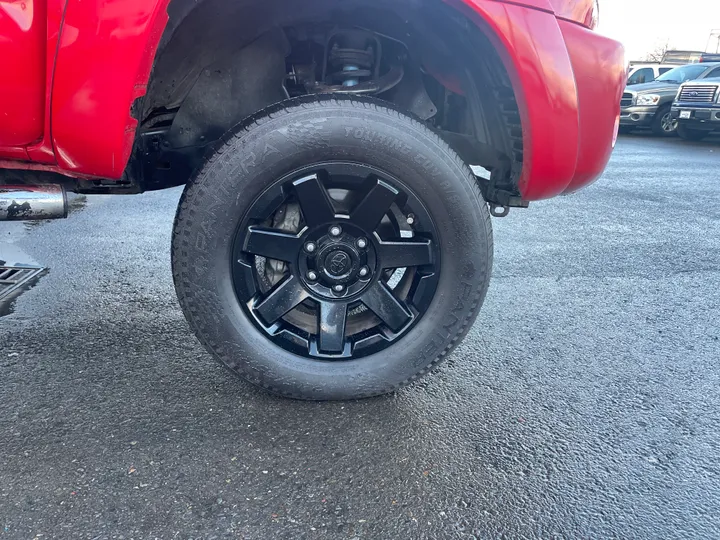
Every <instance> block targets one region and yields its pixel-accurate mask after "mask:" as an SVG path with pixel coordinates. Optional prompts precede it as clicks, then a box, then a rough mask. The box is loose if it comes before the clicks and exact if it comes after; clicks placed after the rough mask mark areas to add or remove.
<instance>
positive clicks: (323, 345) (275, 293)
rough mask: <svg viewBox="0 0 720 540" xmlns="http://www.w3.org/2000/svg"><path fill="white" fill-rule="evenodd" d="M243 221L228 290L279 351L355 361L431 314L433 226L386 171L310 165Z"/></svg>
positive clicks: (436, 258)
mask: <svg viewBox="0 0 720 540" xmlns="http://www.w3.org/2000/svg"><path fill="white" fill-rule="evenodd" d="M331 193H332V194H333V195H334V197H332V196H331ZM288 208H291V209H295V208H297V209H299V211H300V221H299V222H297V217H296V216H295V217H293V216H292V214H289V211H288ZM295 211H296V210H295ZM290 212H293V210H290ZM248 215H249V216H250V218H249V219H247V220H245V222H244V223H243V224H242V225H241V228H240V230H239V231H238V234H237V237H236V239H235V247H234V250H233V260H232V263H233V265H234V272H233V278H234V283H235V290H236V293H237V295H238V298H239V300H240V301H241V303H242V304H243V305H244V306H245V308H246V309H247V311H248V313H249V314H250V315H251V316H252V318H253V320H254V321H255V322H256V324H257V325H258V327H259V328H260V329H261V330H262V331H263V332H265V333H266V334H267V335H268V337H270V338H271V339H272V340H273V341H274V342H275V343H277V344H278V345H280V346H281V347H283V348H284V349H286V350H288V351H291V352H294V353H297V354H303V355H309V356H310V357H319V358H334V359H338V360H342V359H348V358H358V357H361V356H364V355H367V354H370V353H374V352H378V351H380V350H382V349H384V348H386V347H387V346H389V345H390V344H391V343H393V342H395V341H396V340H397V339H399V338H400V337H402V336H403V335H405V334H406V333H407V331H408V330H409V328H410V327H411V326H412V325H413V323H414V321H416V320H417V319H418V318H420V317H422V315H423V314H424V313H425V311H426V310H427V308H428V307H429V305H430V302H431V300H432V298H433V295H434V294H435V289H436V287H437V282H438V278H439V272H440V262H441V261H440V253H439V250H438V249H437V232H436V230H435V224H434V223H433V221H432V218H431V217H430V215H429V214H428V212H427V210H426V209H425V207H424V206H423V205H422V204H421V203H420V201H419V199H418V198H417V197H416V196H415V195H414V194H413V193H412V191H411V190H410V189H409V188H408V187H406V186H404V185H402V184H401V183H400V181H398V180H397V179H395V178H392V177H391V176H390V175H388V174H387V173H384V172H382V171H379V170H377V169H374V168H372V167H370V166H368V165H363V164H356V163H337V162H336V163H324V164H318V165H313V166H309V167H306V168H304V169H303V170H301V171H297V172H293V173H291V174H289V175H288V176H286V177H285V178H284V179H282V180H280V181H278V182H277V183H275V184H274V185H273V186H271V187H270V188H269V189H268V190H267V191H265V192H264V193H262V194H261V195H260V196H259V197H257V198H256V200H255V201H254V202H253V203H252V204H251V205H250V208H249V212H248ZM278 215H279V216H280V221H278ZM288 215H291V219H290V227H289V228H290V230H288V226H287V225H288V223H287V219H286V220H285V221H282V219H283V218H287V216H288ZM293 219H294V220H295V222H296V223H298V224H297V226H294V227H293V226H292V221H293ZM273 223H275V224H276V225H277V224H278V223H279V224H280V225H281V226H283V228H277V227H276V228H272V227H271V226H272V224H273ZM278 263H279V264H278ZM283 263H284V264H283ZM278 269H280V271H278Z"/></svg>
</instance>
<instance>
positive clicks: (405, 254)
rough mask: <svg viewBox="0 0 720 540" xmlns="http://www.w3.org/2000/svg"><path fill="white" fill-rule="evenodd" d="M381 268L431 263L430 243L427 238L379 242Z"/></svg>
mask: <svg viewBox="0 0 720 540" xmlns="http://www.w3.org/2000/svg"><path fill="white" fill-rule="evenodd" d="M379 255H380V257H379V258H380V266H381V267H382V268H407V267H411V266H425V265H427V264H432V262H433V256H432V255H433V254H432V243H431V242H430V241H429V240H406V241H399V242H380V254H379Z"/></svg>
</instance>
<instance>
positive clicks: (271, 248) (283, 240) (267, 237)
mask: <svg viewBox="0 0 720 540" xmlns="http://www.w3.org/2000/svg"><path fill="white" fill-rule="evenodd" d="M300 249H301V241H300V237H298V236H295V235H294V234H288V233H284V232H281V231H277V230H274V229H262V228H258V227H249V228H248V235H247V237H246V238H245V246H244V247H243V251H246V252H247V253H252V254H253V255H260V256H262V257H267V258H269V259H277V260H279V261H287V262H293V261H294V260H295V258H296V257H297V255H298V252H299V251H300Z"/></svg>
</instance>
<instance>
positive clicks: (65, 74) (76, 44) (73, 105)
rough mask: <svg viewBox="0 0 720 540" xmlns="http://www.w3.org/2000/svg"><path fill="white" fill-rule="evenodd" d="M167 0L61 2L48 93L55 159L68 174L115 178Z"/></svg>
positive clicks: (127, 147)
mask: <svg viewBox="0 0 720 540" xmlns="http://www.w3.org/2000/svg"><path fill="white" fill-rule="evenodd" d="M167 4H168V0H122V1H118V0H96V2H95V3H94V4H93V5H87V4H86V3H85V2H82V1H80V0H69V1H68V5H67V8H66V10H65V19H64V24H63V29H62V34H61V37H60V46H59V49H58V55H57V60H56V64H55V80H54V84H53V93H52V138H53V145H54V147H55V152H56V156H57V161H58V165H59V166H60V167H61V168H62V169H64V170H66V171H70V172H74V173H82V174H91V175H94V176H98V177H103V178H120V177H121V176H122V173H123V171H124V169H125V165H126V164H127V162H128V159H129V158H130V152H131V150H132V144H133V140H134V137H135V126H136V125H137V121H136V120H135V119H133V118H132V117H131V116H130V107H131V105H132V103H133V101H134V100H135V99H136V98H138V97H140V96H142V95H144V94H145V90H146V85H147V82H148V79H149V77H150V70H151V68H152V62H153V59H154V57H155V50H156V49H157V45H158V43H159V41H160V37H161V36H162V32H163V29H164V28H165V24H166V23H167V12H166V8H167Z"/></svg>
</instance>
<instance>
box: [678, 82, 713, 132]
mask: <svg viewBox="0 0 720 540" xmlns="http://www.w3.org/2000/svg"><path fill="white" fill-rule="evenodd" d="M672 117H673V119H674V120H675V121H676V122H678V128H677V132H678V135H680V137H682V138H683V139H685V140H688V141H699V140H701V139H704V138H705V137H707V136H708V135H710V133H712V132H713V131H720V77H716V78H712V79H703V80H699V81H690V82H687V83H685V84H683V85H682V86H681V87H680V91H679V92H678V94H677V98H676V99H675V103H673V106H672Z"/></svg>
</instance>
